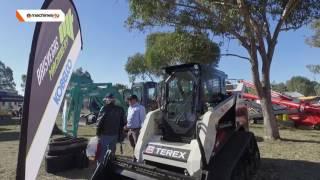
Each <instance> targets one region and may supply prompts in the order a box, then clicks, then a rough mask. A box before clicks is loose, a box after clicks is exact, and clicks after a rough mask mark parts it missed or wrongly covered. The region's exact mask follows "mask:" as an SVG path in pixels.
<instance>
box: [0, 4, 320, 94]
mask: <svg viewBox="0 0 320 180" xmlns="http://www.w3.org/2000/svg"><path fill="white" fill-rule="evenodd" d="M42 3H43V1H41V0H32V1H21V0H10V1H9V0H6V1H2V2H1V3H0V20H1V24H2V25H1V33H0V60H1V61H3V62H4V63H5V64H6V65H7V66H10V67H11V68H12V69H13V71H14V79H15V81H16V83H17V89H18V90H19V91H20V89H21V88H20V83H21V75H22V74H25V72H26V70H27V62H28V58H29V52H30V47H31V40H32V36H33V30H34V26H35V24H34V23H19V22H18V21H17V19H16V18H15V11H16V9H38V8H40V7H41V5H42ZM75 4H76V7H77V10H78V13H79V16H80V21H81V26H82V34H83V40H84V49H83V51H82V52H81V54H80V56H79V59H78V61H77V67H80V66H81V67H83V68H84V69H85V70H88V71H89V72H90V73H91V75H92V78H93V80H94V81H95V82H113V83H125V84H129V80H128V76H127V73H126V72H125V70H124V65H125V63H126V61H127V58H128V56H130V55H133V54H134V53H136V52H144V49H145V37H146V36H147V34H148V33H149V32H145V33H143V32H140V31H137V30H133V31H129V30H128V29H126V28H125V26H124V21H125V20H126V18H127V16H128V14H129V10H128V2H127V0H95V1H88V0H76V1H75ZM311 34H312V31H311V30H310V29H308V27H303V28H301V29H300V30H298V31H295V32H293V31H291V32H286V33H282V34H281V35H280V38H279V41H278V42H279V43H278V45H277V49H276V51H275V55H274V60H273V63H272V70H271V80H275V81H276V82H281V81H286V80H288V79H289V78H290V77H291V76H293V75H303V76H306V77H309V78H311V79H313V75H312V74H311V73H310V72H308V70H307V69H306V68H305V66H306V65H307V64H320V58H319V54H320V48H311V47H310V46H308V45H306V44H305V42H304V41H305V38H306V37H308V36H310V35H311ZM224 44H225V45H224V46H223V47H221V51H222V53H226V51H227V49H228V52H229V53H236V54H240V55H243V56H247V53H246V52H245V51H244V50H243V48H242V47H241V46H240V45H239V44H238V42H237V41H231V42H230V43H228V41H225V43H224ZM228 44H229V45H228ZM219 69H221V70H223V71H225V72H226V73H227V74H228V75H229V78H243V79H248V80H251V73H250V66H249V63H248V62H247V61H246V60H242V59H237V58H235V57H222V58H221V61H220V65H219Z"/></svg>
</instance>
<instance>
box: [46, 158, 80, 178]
mask: <svg viewBox="0 0 320 180" xmlns="http://www.w3.org/2000/svg"><path fill="white" fill-rule="evenodd" d="M45 166H46V171H47V172H48V173H52V174H54V173H57V172H62V171H67V170H70V169H72V168H74V155H73V154H65V155H60V156H49V155H46V156H45Z"/></svg>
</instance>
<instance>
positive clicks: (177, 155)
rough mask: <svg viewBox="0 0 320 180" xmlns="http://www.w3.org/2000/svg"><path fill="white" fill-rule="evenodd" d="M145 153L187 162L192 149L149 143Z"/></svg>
mask: <svg viewBox="0 0 320 180" xmlns="http://www.w3.org/2000/svg"><path fill="white" fill-rule="evenodd" d="M144 154H149V155H154V156H161V157H165V158H168V159H174V160H178V161H184V162H187V160H188V157H189V154H190V151H189V150H184V149H176V148H171V147H165V146H156V145H148V146H147V148H146V150H145V151H144Z"/></svg>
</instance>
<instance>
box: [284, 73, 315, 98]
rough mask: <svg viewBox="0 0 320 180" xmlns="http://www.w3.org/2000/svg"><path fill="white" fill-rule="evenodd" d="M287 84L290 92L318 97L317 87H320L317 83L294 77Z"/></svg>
mask: <svg viewBox="0 0 320 180" xmlns="http://www.w3.org/2000/svg"><path fill="white" fill-rule="evenodd" d="M286 84H287V88H288V91H297V92H299V93H301V94H303V95H305V96H314V95H316V92H315V86H316V85H318V83H316V82H315V81H310V80H309V79H308V78H306V77H302V76H293V77H292V78H291V79H290V80H289V81H287V83H286Z"/></svg>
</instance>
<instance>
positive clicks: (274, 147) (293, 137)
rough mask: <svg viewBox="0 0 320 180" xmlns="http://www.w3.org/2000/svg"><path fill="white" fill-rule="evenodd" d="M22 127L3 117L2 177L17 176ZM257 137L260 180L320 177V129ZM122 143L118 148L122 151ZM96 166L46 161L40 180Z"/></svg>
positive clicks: (89, 131) (81, 174)
mask: <svg viewBox="0 0 320 180" xmlns="http://www.w3.org/2000/svg"><path fill="white" fill-rule="evenodd" d="M19 130H20V126H19V125H18V120H17V119H12V120H0V154H1V155H2V156H1V159H0V177H1V179H4V180H7V179H15V169H16V164H17V152H18V139H19ZM251 131H253V132H254V133H255V135H256V138H257V140H258V144H259V149H260V153H261V157H262V162H261V167H260V170H259V172H258V174H257V176H256V178H255V179H257V180H260V179H261V180H320V131H315V130H299V129H293V128H282V129H281V130H280V134H281V137H282V140H278V141H264V140H263V138H262V137H263V126H262V125H251ZM94 134H95V129H94V128H93V127H90V126H86V127H81V126H80V127H79V136H81V137H86V138H90V137H93V136H94ZM119 149H120V148H119V146H118V148H117V150H118V152H117V153H119ZM123 149H124V154H125V155H132V149H131V148H130V146H129V145H128V143H126V144H124V148H123ZM94 167H95V163H94V162H91V165H90V168H87V169H80V170H78V169H76V170H72V171H67V172H63V173H58V174H56V175H53V174H48V173H46V172H45V168H44V162H43V164H42V166H41V169H40V171H39V175H38V179H39V180H40V179H41V180H43V179H50V180H51V179H53V180H54V179H57V180H63V179H88V178H90V176H91V174H92V172H93V170H94Z"/></svg>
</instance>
